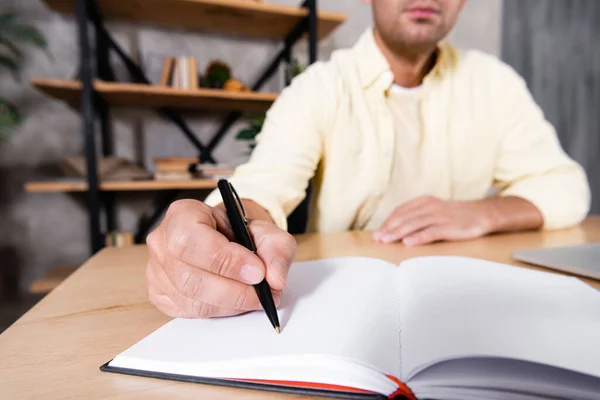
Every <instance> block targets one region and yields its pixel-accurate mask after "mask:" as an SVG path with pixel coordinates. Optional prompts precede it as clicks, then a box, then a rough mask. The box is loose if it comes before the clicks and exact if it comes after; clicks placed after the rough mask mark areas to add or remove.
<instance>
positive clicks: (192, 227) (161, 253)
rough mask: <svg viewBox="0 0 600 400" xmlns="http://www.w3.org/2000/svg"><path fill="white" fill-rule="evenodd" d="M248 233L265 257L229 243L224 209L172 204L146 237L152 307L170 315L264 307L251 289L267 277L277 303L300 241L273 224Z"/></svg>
mask: <svg viewBox="0 0 600 400" xmlns="http://www.w3.org/2000/svg"><path fill="white" fill-rule="evenodd" d="M250 231H251V234H252V235H253V237H254V239H255V242H256V245H257V249H258V250H257V253H258V254H259V255H260V256H261V257H259V255H257V254H254V253H253V252H251V251H249V250H248V249H246V248H244V247H243V246H240V245H238V244H237V243H234V242H232V241H231V239H232V237H233V234H232V232H231V227H230V226H229V223H228V221H227V218H226V215H225V211H224V210H220V209H216V208H211V207H209V206H207V205H205V204H204V203H201V202H198V201H194V200H185V201H179V202H175V203H173V204H172V205H171V207H170V208H169V210H168V212H167V214H166V215H165V218H164V220H163V221H162V223H161V224H160V225H159V227H158V228H157V229H156V230H155V231H153V232H152V233H151V234H150V235H148V237H147V244H148V251H149V260H148V264H147V267H146V280H147V284H148V297H149V299H150V301H151V302H152V304H154V305H155V306H156V308H158V309H159V310H160V311H162V312H163V313H165V314H167V315H169V316H172V317H184V318H209V317H219V316H228V315H236V314H239V313H242V312H247V311H252V310H257V309H260V308H261V304H260V301H259V299H258V296H257V295H256V290H255V288H254V286H253V285H254V284H257V283H259V282H261V281H262V280H263V279H265V277H266V279H267V280H268V281H269V284H270V286H271V288H272V292H273V298H274V300H275V304H276V305H278V304H279V303H280V300H281V290H282V289H283V288H284V286H285V281H286V279H287V271H288V268H289V265H290V264H291V261H292V260H293V258H294V256H295V252H296V241H295V240H294V238H293V237H292V236H291V235H289V234H288V233H287V232H283V231H281V230H280V229H278V228H277V227H276V226H275V225H274V224H272V223H267V222H262V221H255V222H252V223H251V224H250ZM263 260H264V261H263ZM266 265H268V267H267V266H266Z"/></svg>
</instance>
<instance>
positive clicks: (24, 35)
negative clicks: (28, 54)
mask: <svg viewBox="0 0 600 400" xmlns="http://www.w3.org/2000/svg"><path fill="white" fill-rule="evenodd" d="M4 36H5V37H9V38H10V39H12V40H13V41H15V42H21V43H28V44H32V45H34V46H37V47H39V48H41V49H44V50H46V49H47V48H48V42H46V39H45V38H44V35H42V33H41V32H40V31H39V30H38V29H37V28H34V27H33V26H30V25H14V26H12V27H10V28H9V29H8V30H7V31H6V32H5V35H4Z"/></svg>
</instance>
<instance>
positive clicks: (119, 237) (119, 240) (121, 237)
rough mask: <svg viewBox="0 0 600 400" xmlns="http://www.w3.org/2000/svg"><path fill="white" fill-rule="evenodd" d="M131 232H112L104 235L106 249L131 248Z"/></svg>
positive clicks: (132, 241) (132, 242)
mask: <svg viewBox="0 0 600 400" xmlns="http://www.w3.org/2000/svg"><path fill="white" fill-rule="evenodd" d="M133 244H134V240H133V233H132V232H118V231H113V232H110V233H107V234H106V247H126V246H133Z"/></svg>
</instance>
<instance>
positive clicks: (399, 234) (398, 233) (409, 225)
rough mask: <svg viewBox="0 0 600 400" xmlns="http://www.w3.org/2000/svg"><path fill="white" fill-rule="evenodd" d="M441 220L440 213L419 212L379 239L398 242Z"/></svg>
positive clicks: (385, 241) (384, 241)
mask: <svg viewBox="0 0 600 400" xmlns="http://www.w3.org/2000/svg"><path fill="white" fill-rule="evenodd" d="M440 222H441V221H440V216H438V215H431V214H421V215H419V214H417V215H416V216H414V217H412V218H410V219H408V220H406V221H401V222H400V223H399V224H398V226H396V227H395V228H394V229H392V230H390V231H388V232H386V233H385V234H383V236H381V237H380V239H379V240H380V241H381V242H383V243H393V242H397V241H399V240H403V239H404V238H406V237H407V236H409V235H411V234H414V233H415V232H418V231H420V230H422V229H425V228H428V227H429V226H431V225H434V224H438V223H440Z"/></svg>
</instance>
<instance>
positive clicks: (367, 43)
mask: <svg viewBox="0 0 600 400" xmlns="http://www.w3.org/2000/svg"><path fill="white" fill-rule="evenodd" d="M353 50H354V53H355V54H356V56H357V64H358V73H359V75H360V79H361V83H362V86H363V88H364V89H368V88H370V87H372V86H373V85H374V84H375V83H376V82H378V83H381V85H383V87H384V88H385V89H388V88H389V87H390V86H391V85H392V83H393V80H394V77H393V75H392V71H391V69H390V66H389V64H388V62H387V60H386V58H385V57H384V55H383V53H382V52H381V50H380V49H379V46H377V43H376V42H375V37H374V35H373V29H372V28H369V29H367V30H366V31H365V32H364V33H363V34H362V35H361V37H360V39H359V40H358V42H357V43H356V45H355V46H354V49H353ZM437 51H438V56H437V60H436V63H435V65H434V67H433V69H432V70H431V71H429V73H428V74H427V76H425V78H424V79H423V83H424V84H427V82H429V81H431V80H433V79H435V78H441V77H443V76H444V75H445V74H446V73H447V72H448V71H449V70H451V69H452V68H454V67H455V66H456V63H457V59H458V58H457V54H456V50H455V49H454V47H453V46H452V45H450V44H449V43H447V42H445V41H444V42H440V43H439V44H438V49H437Z"/></svg>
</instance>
